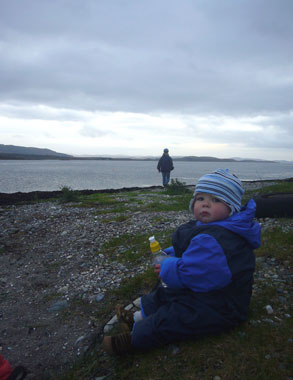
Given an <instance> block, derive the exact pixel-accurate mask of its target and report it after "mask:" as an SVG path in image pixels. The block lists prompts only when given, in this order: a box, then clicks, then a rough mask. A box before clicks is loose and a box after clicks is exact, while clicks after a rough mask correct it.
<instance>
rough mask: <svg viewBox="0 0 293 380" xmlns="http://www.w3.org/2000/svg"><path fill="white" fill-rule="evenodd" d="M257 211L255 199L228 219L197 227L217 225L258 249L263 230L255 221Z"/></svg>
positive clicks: (199, 223) (198, 223)
mask: <svg viewBox="0 0 293 380" xmlns="http://www.w3.org/2000/svg"><path fill="white" fill-rule="evenodd" d="M255 210H256V203H255V202H254V200H253V199H250V201H249V202H248V203H247V204H246V206H244V207H242V208H241V209H240V211H239V212H236V213H234V214H233V215H231V216H229V217H228V218H226V219H223V220H220V221H217V222H211V223H208V224H204V223H201V222H200V221H198V222H197V225H198V226H199V225H217V226H221V227H224V228H227V229H228V230H230V231H232V232H235V233H236V234H238V235H240V236H242V237H243V238H244V239H246V240H247V241H248V243H249V245H250V246H251V247H252V248H253V249H256V248H258V247H259V246H260V232H261V228H260V225H259V224H258V222H256V221H254V220H253V219H254V215H255Z"/></svg>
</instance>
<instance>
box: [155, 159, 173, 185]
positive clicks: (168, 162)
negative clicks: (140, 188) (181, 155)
mask: <svg viewBox="0 0 293 380" xmlns="http://www.w3.org/2000/svg"><path fill="white" fill-rule="evenodd" d="M157 169H158V171H159V172H161V173H162V180H163V186H166V185H168V183H169V181H170V172H171V170H173V169H174V166H173V160H172V158H171V157H170V156H169V154H168V153H164V154H163V155H162V157H161V158H160V159H159V162H158V165H157Z"/></svg>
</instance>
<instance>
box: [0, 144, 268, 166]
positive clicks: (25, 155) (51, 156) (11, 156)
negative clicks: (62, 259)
mask: <svg viewBox="0 0 293 380" xmlns="http://www.w3.org/2000/svg"><path fill="white" fill-rule="evenodd" d="M159 158H160V157H159V156H158V157H105V156H104V157H103V156H89V157H76V156H72V155H69V154H64V153H58V152H55V151H53V150H51V149H42V148H33V147H24V146H16V145H4V144H0V160H111V161H157V160H158V159H159ZM172 158H173V161H192V162H194V161H197V162H217V161H218V162H267V163H271V162H275V161H267V160H254V159H241V158H239V159H235V158H216V157H210V156H183V157H176V156H172Z"/></svg>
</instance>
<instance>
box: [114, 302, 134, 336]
mask: <svg viewBox="0 0 293 380" xmlns="http://www.w3.org/2000/svg"><path fill="white" fill-rule="evenodd" d="M116 315H117V318H118V320H119V322H120V327H121V330H122V331H124V332H130V331H132V328H133V325H134V319H133V313H132V312H131V311H129V310H125V309H124V308H123V306H121V305H117V306H116Z"/></svg>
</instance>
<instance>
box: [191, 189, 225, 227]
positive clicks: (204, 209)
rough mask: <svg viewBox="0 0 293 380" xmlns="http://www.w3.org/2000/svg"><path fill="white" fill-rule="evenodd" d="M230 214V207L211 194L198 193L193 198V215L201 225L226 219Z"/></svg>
mask: <svg viewBox="0 0 293 380" xmlns="http://www.w3.org/2000/svg"><path fill="white" fill-rule="evenodd" d="M230 212H231V209H230V207H229V206H228V205H226V203H225V202H223V201H222V200H220V199H218V198H216V197H215V196H214V195H212V194H207V193H198V194H196V196H195V202H194V206H193V213H194V216H195V218H196V219H197V220H199V221H201V222H202V223H210V222H215V221H217V220H221V219H226V218H228V216H229V215H230Z"/></svg>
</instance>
